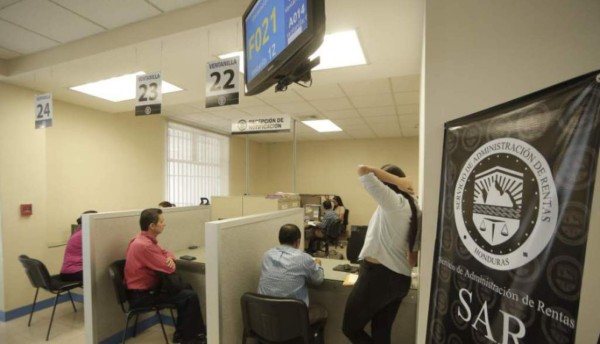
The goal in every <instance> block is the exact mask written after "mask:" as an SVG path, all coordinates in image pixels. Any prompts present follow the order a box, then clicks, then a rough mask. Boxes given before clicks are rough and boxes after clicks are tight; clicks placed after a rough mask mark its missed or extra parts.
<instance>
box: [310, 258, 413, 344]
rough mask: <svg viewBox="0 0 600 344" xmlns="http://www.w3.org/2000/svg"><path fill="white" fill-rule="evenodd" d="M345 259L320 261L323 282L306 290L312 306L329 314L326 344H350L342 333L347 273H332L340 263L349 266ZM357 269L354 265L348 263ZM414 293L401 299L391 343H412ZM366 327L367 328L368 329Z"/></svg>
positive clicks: (346, 292) (347, 292) (348, 290)
mask: <svg viewBox="0 0 600 344" xmlns="http://www.w3.org/2000/svg"><path fill="white" fill-rule="evenodd" d="M349 263H350V262H349V261H347V260H339V259H327V258H321V266H323V270H324V273H325V282H323V284H322V285H320V286H318V287H311V288H309V290H308V294H309V299H310V302H311V303H318V304H320V305H322V306H323V307H325V308H326V309H327V311H328V312H329V316H328V318H327V324H326V325H325V342H326V343H336V344H342V343H350V341H349V340H348V339H347V338H346V336H344V334H343V333H342V322H343V320H344V310H345V308H346V300H347V299H348V295H350V291H352V287H344V286H342V281H343V280H344V278H345V277H346V275H347V274H348V273H347V272H343V271H334V270H333V268H334V267H336V266H338V265H339V264H349ZM351 265H354V266H356V265H355V264H351ZM416 318H417V290H416V289H411V290H410V291H409V292H408V295H407V296H406V297H405V298H404V300H402V304H401V305H400V309H399V310H398V315H397V316H396V320H395V321H394V325H393V327H392V343H414V341H415V337H416V326H417V321H416ZM367 328H369V326H367Z"/></svg>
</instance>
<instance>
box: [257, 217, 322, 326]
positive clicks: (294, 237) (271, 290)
mask: <svg viewBox="0 0 600 344" xmlns="http://www.w3.org/2000/svg"><path fill="white" fill-rule="evenodd" d="M300 238H301V235H300V229H299V228H298V227H297V226H296V225H294V224H286V225H283V226H281V228H280V229H279V243H280V244H281V245H280V246H278V247H275V248H272V249H270V250H269V251H267V252H266V253H265V255H264V257H263V262H262V268H261V271H260V280H259V282H258V291H257V292H258V293H259V294H263V295H269V296H280V297H289V298H295V299H299V300H302V301H303V302H304V303H305V304H306V306H307V307H308V319H309V322H310V324H311V327H312V328H313V330H315V332H316V331H318V330H319V329H320V328H321V327H322V326H323V325H324V324H325V321H326V320H327V310H326V309H325V308H323V307H322V306H319V305H314V304H309V302H308V283H311V284H313V285H320V284H322V283H323V277H324V272H323V268H322V267H321V260H320V259H318V258H316V259H314V260H313V258H312V257H311V256H310V255H308V254H306V253H304V252H302V251H301V250H299V249H298V247H300Z"/></svg>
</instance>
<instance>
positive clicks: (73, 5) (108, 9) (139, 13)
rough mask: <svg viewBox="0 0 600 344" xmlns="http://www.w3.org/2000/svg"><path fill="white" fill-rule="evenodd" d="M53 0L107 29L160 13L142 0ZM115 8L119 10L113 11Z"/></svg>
mask: <svg viewBox="0 0 600 344" xmlns="http://www.w3.org/2000/svg"><path fill="white" fill-rule="evenodd" d="M53 1H54V2H55V3H57V4H59V5H61V6H64V7H66V8H68V9H70V10H71V11H73V12H75V13H77V14H79V15H80V16H82V17H84V18H87V19H89V20H91V21H93V22H94V23H97V24H99V25H102V26H103V27H105V28H109V29H113V28H116V27H119V26H123V25H127V24H130V23H134V22H137V21H140V20H143V19H147V18H150V17H154V16H156V15H159V14H161V13H162V12H161V11H159V10H157V9H156V8H155V7H153V6H151V5H149V4H148V3H147V2H146V1H144V0H127V1H123V0H102V1H81V0H53ZM115 8H118V9H119V10H118V11H115Z"/></svg>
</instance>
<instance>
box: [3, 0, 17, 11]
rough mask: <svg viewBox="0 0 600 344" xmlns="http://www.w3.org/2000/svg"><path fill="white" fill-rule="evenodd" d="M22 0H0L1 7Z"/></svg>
mask: <svg viewBox="0 0 600 344" xmlns="http://www.w3.org/2000/svg"><path fill="white" fill-rule="evenodd" d="M19 1H21V0H0V9H2V8H4V7H8V6H10V5H12V4H14V3H17V2H19Z"/></svg>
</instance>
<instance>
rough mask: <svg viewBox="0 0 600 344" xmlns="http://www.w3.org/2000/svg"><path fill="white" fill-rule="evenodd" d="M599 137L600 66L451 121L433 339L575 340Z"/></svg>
mask: <svg viewBox="0 0 600 344" xmlns="http://www.w3.org/2000/svg"><path fill="white" fill-rule="evenodd" d="M599 142H600V71H598V72H594V73H590V74H587V75H584V76H581V77H578V78H575V79H572V80H569V81H566V82H563V83H561V84H558V85H555V86H552V87H549V88H547V89H544V90H541V91H538V92H535V93H533V94H530V95H527V96H524V97H521V98H518V99H515V100H513V101H510V102H508V103H505V104H501V105H498V106H495V107H493V108H491V109H487V110H484V111H481V112H478V113H475V114H472V115H469V116H466V117H463V118H459V119H456V120H453V121H451V122H448V123H446V126H445V133H444V156H443V170H442V177H441V184H440V185H441V187H440V208H439V216H438V226H437V227H438V228H437V238H436V244H435V257H434V267H433V277H432V278H433V280H432V287H431V299H430V304H429V319H428V325H427V327H428V331H427V341H426V342H427V343H451V344H460V343H465V344H466V343H486V344H487V343H503V344H506V343H511V344H512V343H548V344H554V343H556V344H566V343H574V341H575V331H576V328H577V313H578V309H579V293H580V290H581V280H582V273H583V264H584V259H585V249H586V240H587V233H588V224H589V218H590V212H591V207H592V196H593V190H594V181H595V180H594V179H595V174H596V165H597V158H598V145H599ZM596 208H597V207H596Z"/></svg>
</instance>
